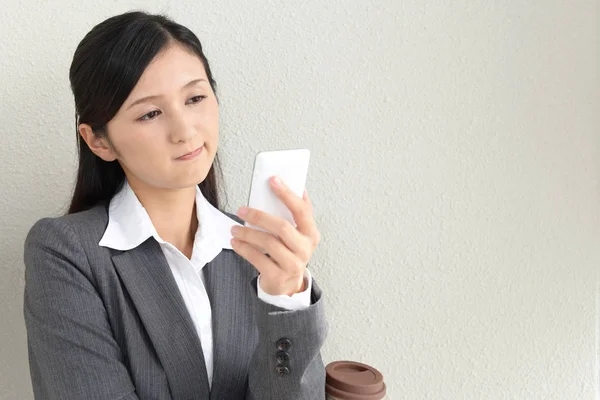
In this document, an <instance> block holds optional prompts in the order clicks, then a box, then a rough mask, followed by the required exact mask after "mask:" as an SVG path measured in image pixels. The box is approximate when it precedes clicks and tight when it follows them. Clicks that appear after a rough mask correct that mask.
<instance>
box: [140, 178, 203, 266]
mask: <svg viewBox="0 0 600 400" xmlns="http://www.w3.org/2000/svg"><path fill="white" fill-rule="evenodd" d="M129 184H130V186H131V188H132V190H133V191H134V193H135V194H136V196H137V198H138V200H139V201H140V203H142V206H144V208H145V209H146V212H147V213H148V216H149V217H150V220H151V221H152V224H153V225H154V228H155V229H156V232H157V233H158V235H159V236H160V237H161V238H162V239H163V240H164V241H166V242H168V243H171V244H172V245H173V246H175V247H176V248H177V249H179V251H181V252H182V253H183V254H184V255H186V256H187V257H188V258H190V257H191V253H192V247H193V244H194V236H195V234H196V230H197V228H198V223H199V221H198V218H197V217H196V188H195V187H194V186H192V187H190V188H185V189H156V188H150V187H148V186H145V185H135V184H134V183H132V182H130V183H129Z"/></svg>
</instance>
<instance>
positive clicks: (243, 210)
mask: <svg viewBox="0 0 600 400" xmlns="http://www.w3.org/2000/svg"><path fill="white" fill-rule="evenodd" d="M246 214H248V209H247V208H246V207H242V208H240V209H239V210H238V215H242V216H244V215H246Z"/></svg>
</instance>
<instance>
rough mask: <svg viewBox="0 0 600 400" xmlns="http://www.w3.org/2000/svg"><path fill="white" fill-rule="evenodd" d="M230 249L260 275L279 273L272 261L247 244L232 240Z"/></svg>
mask: <svg viewBox="0 0 600 400" xmlns="http://www.w3.org/2000/svg"><path fill="white" fill-rule="evenodd" d="M231 248H232V249H233V251H235V252H236V253H237V254H239V255H240V256H241V257H242V258H244V259H246V260H247V261H248V262H249V263H250V264H252V265H253V266H254V268H256V269H257V270H258V272H259V273H261V274H265V275H269V274H273V273H276V272H279V271H281V269H280V268H279V267H278V266H277V264H275V262H274V261H273V260H271V259H270V258H269V257H267V255H265V254H263V253H262V252H261V251H260V250H258V249H257V248H255V247H254V246H252V245H251V244H249V243H246V242H243V241H241V240H239V239H232V240H231Z"/></svg>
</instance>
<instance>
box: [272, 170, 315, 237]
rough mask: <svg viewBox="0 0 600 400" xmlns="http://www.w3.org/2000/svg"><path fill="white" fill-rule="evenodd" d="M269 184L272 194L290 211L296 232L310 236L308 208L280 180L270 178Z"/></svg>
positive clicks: (310, 226)
mask: <svg viewBox="0 0 600 400" xmlns="http://www.w3.org/2000/svg"><path fill="white" fill-rule="evenodd" d="M270 183H271V187H272V189H273V192H275V194H276V195H277V197H279V199H281V201H282V202H283V204H285V206H286V207H287V208H288V209H289V210H290V211H291V213H292V216H293V217H294V222H296V225H297V228H298V230H299V231H300V232H301V233H303V234H305V235H308V234H310V233H311V230H312V225H314V219H313V216H312V212H311V210H310V207H309V206H308V205H307V204H306V202H305V201H304V200H303V199H302V198H300V197H298V196H297V195H296V194H295V193H294V192H292V191H291V190H290V189H289V188H288V187H287V185H286V184H285V183H284V182H283V181H282V180H281V179H280V178H278V177H272V178H271V179H270Z"/></svg>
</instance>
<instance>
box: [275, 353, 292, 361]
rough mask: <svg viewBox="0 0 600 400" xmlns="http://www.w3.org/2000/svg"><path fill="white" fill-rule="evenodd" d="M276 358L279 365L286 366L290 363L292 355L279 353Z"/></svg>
mask: <svg viewBox="0 0 600 400" xmlns="http://www.w3.org/2000/svg"><path fill="white" fill-rule="evenodd" d="M276 357H277V364H286V363H287V362H288V361H290V355H289V354H288V353H286V352H285V351H278V352H277V354H276Z"/></svg>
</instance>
